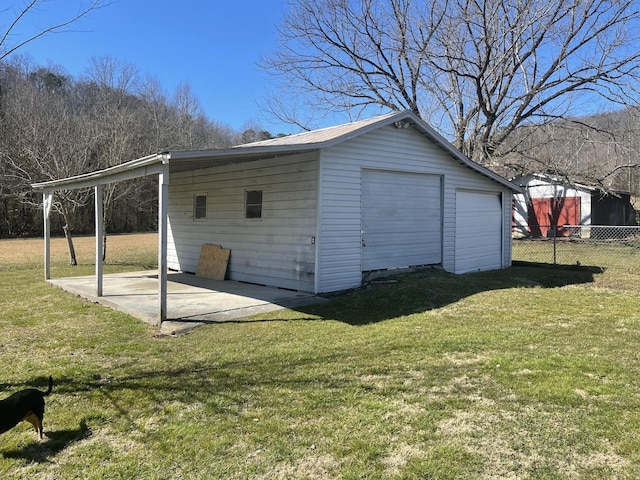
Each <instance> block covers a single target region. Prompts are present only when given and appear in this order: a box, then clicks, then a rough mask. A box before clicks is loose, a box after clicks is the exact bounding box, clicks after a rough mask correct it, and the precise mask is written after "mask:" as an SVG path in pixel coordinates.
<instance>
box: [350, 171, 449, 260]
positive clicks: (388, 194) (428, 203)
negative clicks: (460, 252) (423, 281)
mask: <svg viewBox="0 0 640 480" xmlns="http://www.w3.org/2000/svg"><path fill="white" fill-rule="evenodd" d="M440 184H441V182H440V176H438V175H424V174H414V173H402V172H388V171H373V170H365V171H363V173H362V270H363V271H369V270H379V269H385V268H400V267H408V266H413V265H429V264H438V263H441V262H442V226H441V223H442V221H441V211H442V207H441V193H440V190H441V186H440Z"/></svg>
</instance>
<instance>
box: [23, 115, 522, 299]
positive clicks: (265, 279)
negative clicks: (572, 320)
mask: <svg viewBox="0 0 640 480" xmlns="http://www.w3.org/2000/svg"><path fill="white" fill-rule="evenodd" d="M129 165H130V166H131V168H134V169H135V174H134V173H131V174H128V173H126V172H127V168H128V166H129ZM147 171H148V173H145V172H147ZM156 173H160V175H161V182H160V193H161V194H160V198H161V204H160V209H159V210H160V213H159V224H160V225H161V226H163V225H164V224H165V223H164V220H166V234H163V231H160V240H159V252H160V253H159V262H158V263H159V265H160V267H161V269H162V268H163V266H164V265H166V267H167V268H168V269H173V270H178V271H183V272H195V271H196V267H197V264H198V259H199V256H200V251H201V248H202V246H203V245H204V244H215V245H220V246H221V247H222V248H224V249H228V250H230V251H231V253H230V257H229V265H228V270H227V274H226V275H227V278H229V279H233V280H239V281H245V282H253V283H259V284H265V285H271V286H277V287H282V288H289V289H295V290H302V291H309V292H314V293H321V292H331V291H338V290H343V289H349V288H353V287H357V286H359V285H360V284H361V283H362V278H363V273H365V272H369V271H372V270H381V269H396V268H402V267H413V266H421V265H441V266H442V267H443V268H444V269H445V270H447V271H450V272H455V273H465V272H471V271H479V270H489V269H499V268H505V267H508V266H510V265H511V211H512V194H513V193H514V192H519V191H520V190H519V188H518V187H517V186H515V185H514V184H512V183H510V182H509V181H507V180H506V179H504V178H502V177H500V176H499V175H497V174H495V173H494V172H492V171H490V170H488V169H487V168H485V167H482V166H480V165H478V164H476V163H474V162H472V161H471V160H469V159H468V158H466V157H465V156H464V155H462V154H461V153H460V152H459V151H458V150H456V149H455V148H454V147H453V146H452V145H451V144H450V143H449V142H447V141H446V140H445V139H444V138H443V137H441V136H440V135H439V134H438V133H436V132H435V131H434V130H433V129H432V128H431V127H429V126H428V125H427V124H426V123H425V122H424V121H423V120H421V119H420V118H419V117H417V116H416V115H414V114H413V113H411V112H408V111H406V112H399V113H391V114H388V115H383V116H379V117H375V118H372V119H369V120H363V121H359V122H354V123H349V124H345V125H339V126H336V127H329V128H324V129H321V130H315V131H312V132H306V133H301V134H297V135H291V136H286V137H280V138H275V139H271V140H265V141H262V142H256V143H251V144H246V145H239V146H237V147H233V148H228V149H221V150H207V151H180V152H163V153H159V154H156V155H151V156H149V157H144V158H142V159H138V160H133V161H131V162H129V163H125V164H122V165H118V166H117V167H112V168H110V169H106V170H102V171H99V172H93V173H91V174H86V175H82V176H80V177H74V178H69V179H61V180H56V181H53V182H45V183H42V184H36V185H34V186H35V187H36V188H40V189H42V190H44V192H45V198H47V196H48V195H50V194H51V192H53V191H55V190H56V189H61V188H75V186H77V187H78V188H79V187H80V186H82V187H86V186H92V185H96V186H99V185H102V184H105V183H109V182H111V181H117V180H120V179H122V178H130V177H132V176H140V175H144V174H156ZM96 188H97V187H96ZM165 205H166V206H165ZM163 252H166V257H164V258H160V257H163V255H164V253H163ZM161 274H162V272H161ZM160 279H161V280H162V275H161V276H160Z"/></svg>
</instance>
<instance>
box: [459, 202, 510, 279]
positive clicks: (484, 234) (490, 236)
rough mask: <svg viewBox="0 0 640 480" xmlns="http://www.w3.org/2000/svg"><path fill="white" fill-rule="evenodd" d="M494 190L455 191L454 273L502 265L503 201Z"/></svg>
mask: <svg viewBox="0 0 640 480" xmlns="http://www.w3.org/2000/svg"><path fill="white" fill-rule="evenodd" d="M500 198H501V197H500V195H499V194H496V193H478V192H465V191H460V190H458V191H457V192H456V245H455V258H456V262H455V271H456V273H465V272H475V271H479V270H493V269H497V268H501V267H502V205H501V203H502V202H501V199H500Z"/></svg>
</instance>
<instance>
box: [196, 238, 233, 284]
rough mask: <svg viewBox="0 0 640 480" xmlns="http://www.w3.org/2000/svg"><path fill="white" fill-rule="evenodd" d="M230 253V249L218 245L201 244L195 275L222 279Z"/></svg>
mask: <svg viewBox="0 0 640 480" xmlns="http://www.w3.org/2000/svg"><path fill="white" fill-rule="evenodd" d="M230 254H231V250H228V249H226V248H222V247H221V246H220V245H207V244H204V245H202V247H201V249H200V259H199V260H198V267H197V268H196V277H203V278H211V279H213V280H224V277H225V275H226V274H227V266H228V265H229V256H230Z"/></svg>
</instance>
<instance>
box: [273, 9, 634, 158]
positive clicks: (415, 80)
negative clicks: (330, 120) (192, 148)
mask: <svg viewBox="0 0 640 480" xmlns="http://www.w3.org/2000/svg"><path fill="white" fill-rule="evenodd" d="M290 6H291V9H290V11H289V13H288V14H287V15H286V17H285V19H284V21H283V23H282V25H281V26H280V28H279V37H280V44H279V45H278V47H277V48H276V49H275V50H274V52H273V53H272V54H270V55H269V56H267V57H266V58H265V59H264V60H263V61H262V62H261V65H262V67H263V68H264V69H265V70H266V71H267V72H270V73H272V74H274V77H275V79H276V81H278V80H280V81H282V82H283V84H285V85H286V88H283V89H282V90H283V91H286V92H290V93H291V95H292V96H293V97H295V98H296V100H298V101H299V99H300V98H304V99H305V100H306V101H307V104H308V106H309V107H311V108H310V109H308V110H307V111H309V110H313V111H317V112H321V113H324V112H326V111H327V110H333V111H336V110H337V111H344V112H349V113H351V114H352V115H354V116H358V115H360V114H361V113H362V111H363V110H367V111H369V110H372V109H374V110H375V109H382V110H387V111H388V110H405V109H408V110H412V111H413V112H415V113H417V114H418V115H420V116H422V117H423V118H425V120H427V121H429V122H430V123H431V124H432V125H434V126H435V127H436V128H438V129H440V131H441V132H442V133H443V134H444V135H445V136H446V137H447V138H449V139H451V140H452V141H453V142H454V144H455V145H456V146H457V147H458V148H460V149H461V150H462V151H463V152H464V153H465V154H467V155H468V156H470V157H471V158H473V159H475V160H478V161H480V162H483V163H488V162H489V161H490V159H491V158H493V157H495V156H496V155H498V154H501V153H505V152H503V151H501V150H499V148H500V147H501V146H502V145H504V143H505V141H506V139H507V138H509V136H510V135H511V134H512V133H513V132H514V130H515V129H516V128H518V127H520V126H522V125H526V124H528V123H531V122H537V123H544V122H548V121H552V120H556V119H559V118H566V117H567V116H568V114H569V113H573V114H575V113H576V112H575V110H576V109H579V108H581V107H582V106H583V105H581V102H591V103H594V102H595V103H600V104H603V102H604V103H608V102H618V103H625V102H630V101H632V99H630V98H629V94H630V93H632V92H634V91H635V88H636V87H637V80H638V73H639V68H640V64H639V60H640V48H639V47H640V43H639V35H640V13H639V11H638V9H637V6H636V2H634V1H633V0H614V1H610V0H558V1H556V2H548V1H547V0H434V1H433V2H420V1H414V0H356V1H347V0H293V1H292V2H291V4H290ZM298 101H296V102H294V104H295V105H296V107H297V108H299V103H298ZM282 105H283V102H282V101H281V100H280V99H278V100H277V101H276V102H273V103H271V106H272V108H271V110H272V113H274V114H275V115H277V116H279V117H280V118H284V119H287V120H291V118H290V117H289V118H287V115H286V113H285V112H283V109H282Z"/></svg>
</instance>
